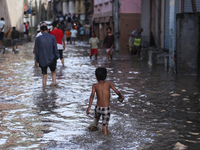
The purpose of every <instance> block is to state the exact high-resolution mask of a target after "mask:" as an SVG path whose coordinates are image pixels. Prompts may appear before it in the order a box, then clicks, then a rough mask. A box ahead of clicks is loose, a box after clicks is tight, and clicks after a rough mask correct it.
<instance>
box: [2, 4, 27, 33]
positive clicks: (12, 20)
mask: <svg viewBox="0 0 200 150" xmlns="http://www.w3.org/2000/svg"><path fill="white" fill-rule="evenodd" d="M23 3H24V0H17V1H13V0H0V10H1V11H0V18H1V17H3V18H4V19H5V23H6V24H5V33H6V32H7V31H8V30H9V29H11V28H12V27H13V26H15V27H16V29H17V30H19V31H20V32H23V17H24V5H23ZM16 12H17V15H16Z"/></svg>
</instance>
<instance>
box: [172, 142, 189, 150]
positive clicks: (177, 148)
mask: <svg viewBox="0 0 200 150" xmlns="http://www.w3.org/2000/svg"><path fill="white" fill-rule="evenodd" d="M186 148H187V146H185V145H183V144H181V143H179V142H177V143H176V144H175V147H174V148H173V150H185V149H186Z"/></svg>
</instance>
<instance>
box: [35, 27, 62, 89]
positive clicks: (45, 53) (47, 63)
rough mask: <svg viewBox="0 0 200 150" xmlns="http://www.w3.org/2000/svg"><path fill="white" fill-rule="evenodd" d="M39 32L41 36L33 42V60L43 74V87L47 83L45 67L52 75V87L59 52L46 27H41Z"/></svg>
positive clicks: (53, 38)
mask: <svg viewBox="0 0 200 150" xmlns="http://www.w3.org/2000/svg"><path fill="white" fill-rule="evenodd" d="M40 30H41V32H42V35H41V36H39V37H37V38H36V40H35V60H36V62H38V63H39V66H40V68H41V70H42V74H43V81H42V83H43V87H45V86H46V81H47V67H49V68H50V70H51V73H52V80H53V83H52V85H56V72H55V70H56V64H57V59H58V58H59V52H58V48H57V42H56V38H55V36H54V35H50V34H49V33H48V28H47V26H41V27H40Z"/></svg>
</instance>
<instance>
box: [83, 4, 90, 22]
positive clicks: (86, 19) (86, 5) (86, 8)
mask: <svg viewBox="0 0 200 150" xmlns="http://www.w3.org/2000/svg"><path fill="white" fill-rule="evenodd" d="M84 4H85V23H86V22H87V21H88V18H87V13H88V7H89V5H90V3H89V2H88V0H85V2H84Z"/></svg>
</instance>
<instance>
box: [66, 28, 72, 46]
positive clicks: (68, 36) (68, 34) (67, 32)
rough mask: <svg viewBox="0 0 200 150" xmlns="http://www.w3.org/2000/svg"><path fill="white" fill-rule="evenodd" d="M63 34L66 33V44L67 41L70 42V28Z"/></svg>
mask: <svg viewBox="0 0 200 150" xmlns="http://www.w3.org/2000/svg"><path fill="white" fill-rule="evenodd" d="M65 34H66V36H67V44H68V42H69V41H70V44H71V43H72V41H71V34H72V33H71V32H70V30H69V29H67V31H66V32H65Z"/></svg>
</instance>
